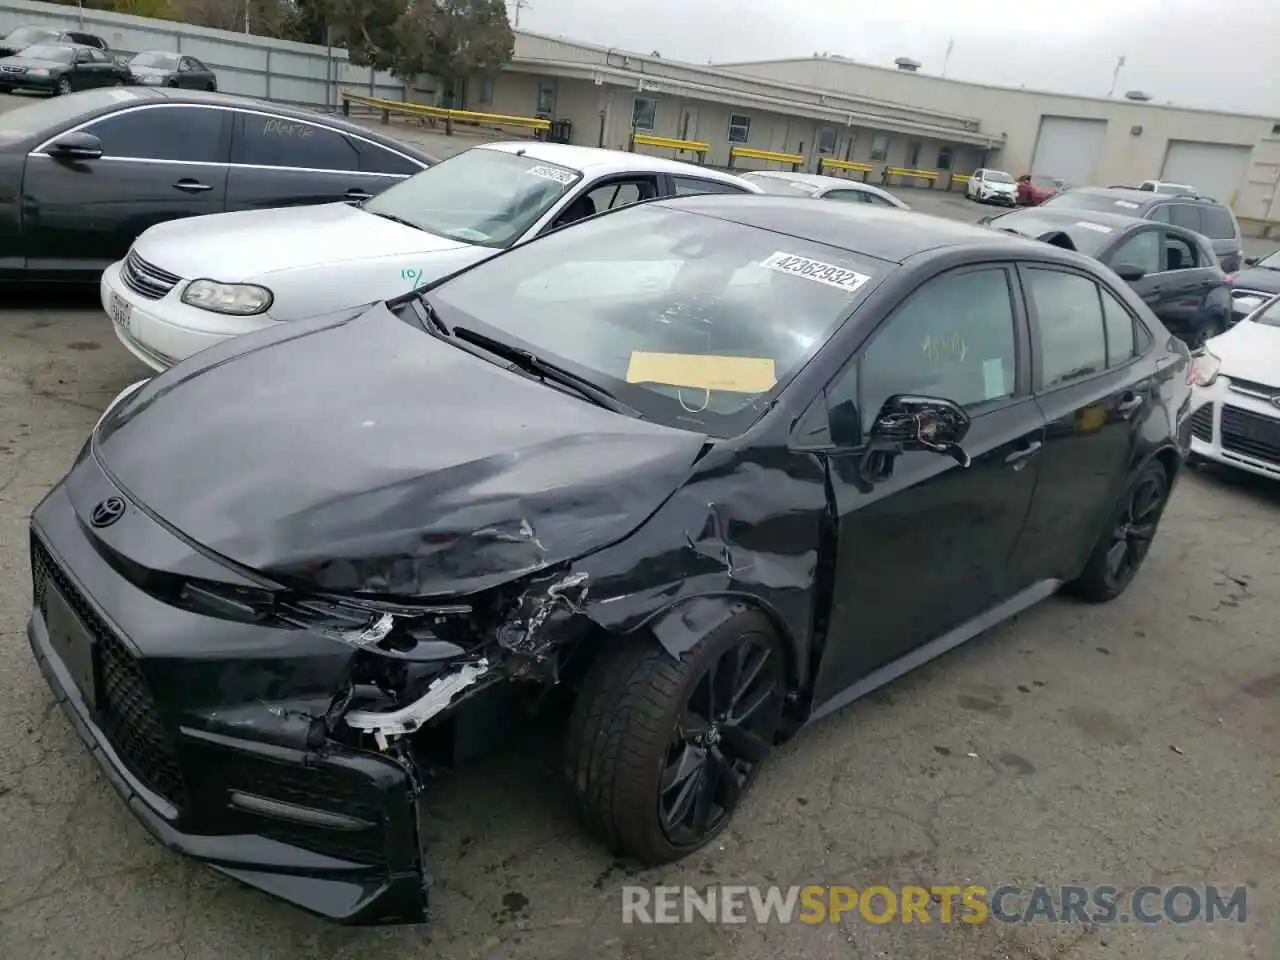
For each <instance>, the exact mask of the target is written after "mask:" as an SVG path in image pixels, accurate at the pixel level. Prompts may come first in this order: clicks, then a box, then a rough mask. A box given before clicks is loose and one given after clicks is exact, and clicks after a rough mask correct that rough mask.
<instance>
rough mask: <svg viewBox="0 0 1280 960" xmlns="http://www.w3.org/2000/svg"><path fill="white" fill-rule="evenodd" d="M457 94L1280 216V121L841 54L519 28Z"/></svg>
mask: <svg viewBox="0 0 1280 960" xmlns="http://www.w3.org/2000/svg"><path fill="white" fill-rule="evenodd" d="M460 99H462V100H463V102H464V105H465V106H466V107H467V108H469V109H473V110H483V111H487V112H492V113H508V114H517V115H524V116H527V115H530V114H540V115H545V116H549V117H552V118H553V119H557V120H559V119H564V120H568V121H569V122H570V123H571V124H572V134H571V139H572V141H573V142H574V143H580V144H590V145H601V146H607V147H614V148H624V149H625V148H626V146H627V144H628V142H629V140H630V136H631V133H632V132H633V130H634V131H636V132H638V133H643V134H652V135H655V136H661V137H674V138H680V139H687V140H697V141H702V142H705V143H706V144H708V146H709V148H710V149H709V152H708V156H707V162H708V163H710V164H714V165H717V166H724V165H727V164H728V163H729V151H730V148H731V147H732V146H734V145H741V146H745V147H752V148H755V149H760V150H772V151H780V152H784V153H790V154H797V155H799V156H801V157H803V166H804V168H805V169H809V170H813V169H815V168H816V165H817V161H818V159H819V157H822V156H829V157H832V158H834V159H839V160H853V161H858V162H863V163H867V164H870V165H872V167H873V168H874V169H873V172H872V174H871V175H870V179H872V180H878V179H879V177H880V174H881V171H883V169H884V168H885V167H886V166H890V167H903V168H911V169H923V170H929V171H937V172H938V173H939V177H938V180H937V181H936V184H935V187H936V188H938V189H945V188H946V187H947V186H948V183H949V178H950V175H951V174H967V173H970V172H972V171H973V170H975V169H977V168H978V167H982V166H995V167H999V168H1002V169H1005V170H1008V171H1009V172H1010V173H1013V174H1014V175H1015V176H1016V175H1018V174H1021V173H1025V172H1036V173H1043V174H1047V175H1049V176H1055V177H1061V178H1063V179H1065V180H1067V181H1068V182H1071V183H1074V184H1078V185H1083V184H1112V183H1138V182H1140V181H1142V180H1144V179H1153V178H1159V179H1165V180H1172V181H1175V182H1179V183H1190V184H1193V185H1195V186H1196V187H1197V188H1198V189H1199V190H1201V191H1202V192H1204V193H1208V194H1210V195H1211V196H1216V197H1218V198H1219V199H1221V200H1224V201H1229V202H1231V203H1232V205H1233V206H1234V208H1235V210H1236V212H1237V213H1238V214H1239V215H1240V216H1241V217H1242V218H1246V219H1254V220H1274V219H1277V218H1280V188H1278V187H1277V180H1278V179H1280V118H1271V117H1255V116H1244V115H1238V114H1227V113H1212V112H1209V111H1204V110H1191V109H1185V108H1181V107H1173V106H1168V105H1161V104H1155V103H1149V102H1147V103H1143V102H1134V101H1129V100H1125V99H1119V98H1117V99H1110V100H1108V99H1103V98H1088V97H1075V96H1065V95H1061V94H1054V93H1040V92H1035V91H1031V90H1020V89H1010V88H1004V87H992V86H985V85H982V84H973V83H962V82H958V81H954V80H948V79H944V78H942V77H938V76H934V75H930V74H928V73H924V72H920V71H918V70H910V69H894V68H892V67H888V68H886V67H875V66H868V65H865V64H860V63H854V62H852V61H849V60H845V59H843V58H839V57H806V58H800V59H791V60H772V61H763V62H757V63H734V64H718V65H714V66H712V65H700V64H691V63H682V62H679V61H674V60H665V59H663V58H661V57H657V56H644V55H640V54H636V53H631V52H629V51H624V50H617V49H614V48H605V47H597V46H592V45H589V44H583V43H577V42H574V41H571V40H566V39H562V38H554V37H548V36H542V35H538V34H532V33H526V32H523V31H520V32H517V34H516V52H515V59H514V61H513V62H512V63H511V65H510V66H509V67H508V68H507V69H506V70H504V71H503V72H502V74H500V75H499V76H497V77H496V78H493V79H491V80H479V81H474V82H472V83H470V84H468V89H467V90H465V91H463V92H462V96H461V97H460ZM654 152H662V153H666V154H667V155H672V151H654ZM685 158H686V159H689V158H690V157H689V155H687V154H686V155H685ZM734 166H735V167H744V168H745V167H764V166H773V167H777V166H778V164H776V163H769V162H764V161H758V160H756V161H752V160H743V159H741V158H739V159H738V160H737V161H736V162H735V164H734ZM890 182H895V183H896V182H899V181H898V180H892V181H890Z"/></svg>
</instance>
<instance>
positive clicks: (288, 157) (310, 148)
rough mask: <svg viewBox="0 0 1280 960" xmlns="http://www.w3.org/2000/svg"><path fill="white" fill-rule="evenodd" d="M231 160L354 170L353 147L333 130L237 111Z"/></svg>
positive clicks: (354, 157)
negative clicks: (237, 125)
mask: <svg viewBox="0 0 1280 960" xmlns="http://www.w3.org/2000/svg"><path fill="white" fill-rule="evenodd" d="M231 162H232V163H245V164H254V165H256V166H264V167H300V168H303V169H309V170H358V169H359V168H360V162H359V157H358V155H357V154H356V148H355V147H354V146H352V145H351V142H350V141H349V140H348V139H347V138H346V137H345V136H343V135H342V134H341V133H339V132H338V131H337V130H330V129H328V128H325V127H317V126H315V125H314V124H310V123H301V122H299V121H297V120H290V119H288V118H286V117H272V116H267V115H264V114H261V113H241V114H240V125H239V127H238V128H237V130H236V137H235V142H234V144H233V145H232V148H231Z"/></svg>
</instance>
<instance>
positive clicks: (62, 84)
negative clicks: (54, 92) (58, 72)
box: [58, 77, 71, 95]
mask: <svg viewBox="0 0 1280 960" xmlns="http://www.w3.org/2000/svg"><path fill="white" fill-rule="evenodd" d="M70 92H71V81H70V80H68V79H67V78H66V77H60V78H59V79H58V94H59V95H64V94H68V93H70Z"/></svg>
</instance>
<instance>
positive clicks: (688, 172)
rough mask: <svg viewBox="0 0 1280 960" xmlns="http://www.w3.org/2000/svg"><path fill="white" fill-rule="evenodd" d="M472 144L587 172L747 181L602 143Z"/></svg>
mask: <svg viewBox="0 0 1280 960" xmlns="http://www.w3.org/2000/svg"><path fill="white" fill-rule="evenodd" d="M476 148H478V149H484V150H501V151H503V152H504V153H520V152H523V153H524V155H525V156H528V157H532V158H533V159H535V160H545V161H546V162H547V163H558V164H560V165H561V166H564V167H572V168H573V169H575V170H578V171H581V172H582V173H583V174H586V175H589V176H600V175H608V174H611V173H628V172H633V171H636V170H647V171H651V172H653V173H674V174H679V175H681V176H686V177H701V178H702V179H704V180H719V181H721V182H723V183H734V184H739V185H741V184H744V183H748V181H744V180H743V179H742V178H741V177H739V176H737V175H736V174H732V173H722V172H721V171H719V170H713V169H711V168H709V167H702V166H698V165H697V164H693V163H683V162H681V161H679V160H667V159H665V158H664V157H651V156H649V155H647V154H644V153H629V152H627V151H625V150H605V149H604V148H602V147H578V146H573V145H572V144H567V143H547V142H546V141H545V140H501V141H495V142H492V143H479V144H476V147H475V148H473V149H476Z"/></svg>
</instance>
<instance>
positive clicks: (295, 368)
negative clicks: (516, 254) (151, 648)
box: [95, 304, 706, 598]
mask: <svg viewBox="0 0 1280 960" xmlns="http://www.w3.org/2000/svg"><path fill="white" fill-rule="evenodd" d="M291 329H293V330H294V331H298V332H297V333H296V335H292V336H288V337H287V338H285V339H283V340H282V339H280V337H279V336H276V337H274V338H273V336H272V335H271V331H268V332H267V335H265V336H262V335H249V336H247V337H242V338H239V344H240V347H239V349H240V352H238V353H235V354H234V355H232V356H231V357H230V359H227V358H226V356H225V355H224V356H220V357H219V358H218V359H217V360H213V361H209V362H206V363H201V362H199V361H200V359H201V358H200V356H199V355H197V356H196V357H194V358H192V361H188V362H185V363H182V364H179V365H178V366H176V367H174V368H172V369H171V370H169V371H167V372H166V373H164V374H162V375H160V376H158V377H156V378H154V379H153V380H151V381H150V382H149V383H148V384H147V385H146V386H145V387H142V388H141V389H139V390H138V391H137V392H136V393H134V394H132V395H130V396H129V397H128V398H127V399H125V400H123V401H121V402H120V404H119V405H118V406H117V407H115V408H114V409H112V410H111V411H110V412H109V413H108V415H107V416H106V417H104V418H103V420H102V423H101V424H100V426H99V429H98V432H97V434H96V437H95V454H96V456H97V458H98V460H99V462H100V463H101V465H102V466H103V468H104V469H105V470H106V471H107V473H108V474H109V475H110V476H111V477H112V478H113V480H114V481H115V482H116V483H117V484H118V485H119V486H120V487H121V488H122V489H123V490H124V491H125V492H126V493H127V494H128V495H129V496H130V498H132V499H133V500H135V502H137V503H139V504H141V505H142V506H143V507H145V509H147V510H149V511H150V512H151V513H153V514H154V515H157V516H158V517H160V518H161V519H162V520H164V521H165V522H167V523H168V524H169V525H171V526H172V527H174V528H176V529H177V530H178V531H180V532H181V533H182V534H184V535H186V536H187V537H188V538H190V539H191V540H193V541H195V542H196V543H199V544H201V545H203V546H205V547H207V548H209V549H211V550H213V551H216V552H217V553H218V554H220V555H222V556H224V557H226V558H228V559H230V560H233V561H235V562H237V563H239V564H242V565H243V566H245V567H249V568H251V569H255V570H259V571H261V572H263V573H265V574H267V575H268V576H271V577H274V578H276V579H279V580H280V581H282V582H289V583H294V584H299V585H305V586H309V587H314V588H320V589H324V590H331V591H335V592H360V593H370V594H384V595H389V596H396V597H400V598H409V597H444V596H461V595H465V594H469V593H472V592H474V591H477V590H482V589H486V588H488V587H491V586H494V585H497V584H499V583H502V582H505V581H509V580H511V579H514V578H516V577H518V576H521V575H522V574H525V573H528V572H531V571H534V570H538V569H541V568H543V567H546V566H549V565H552V564H556V563H560V562H563V561H566V560H572V559H576V558H578V557H580V556H582V555H584V554H586V553H588V552H591V551H592V550H595V549H598V548H600V547H602V546H606V545H608V544H610V543H613V542H615V541H617V540H620V539H622V538H623V537H625V536H627V535H628V534H629V533H631V532H633V531H634V530H635V529H636V528H637V527H638V526H639V525H640V524H641V523H643V521H644V520H645V519H646V518H647V517H648V516H649V515H650V514H651V513H652V512H653V511H654V510H656V509H657V508H658V506H660V505H661V503H662V502H663V501H664V500H666V499H667V497H668V496H670V494H671V493H672V492H673V491H674V490H675V489H676V488H677V487H678V486H679V485H680V484H681V483H682V482H683V480H684V479H685V478H686V477H687V475H688V473H689V471H690V467H691V466H692V464H693V462H694V460H695V458H696V457H697V455H698V453H699V451H700V450H701V448H702V445H703V443H704V442H705V440H706V438H705V437H704V436H703V435H702V434H698V433H689V432H685V431H682V430H675V429H671V428H668V427H663V426H658V425H654V424H650V423H646V422H644V421H640V420H636V419H633V418H630V417H626V416H622V415H619V414H614V413H611V412H609V411H607V410H604V409H602V408H600V407H596V406H593V405H591V404H589V403H586V402H584V401H583V400H580V399H579V398H578V397H577V396H576V395H571V394H566V393H563V392H561V391H559V390H557V389H553V388H550V387H547V386H545V385H543V384H541V383H539V382H537V381H534V380H530V379H528V378H526V377H524V376H522V375H520V374H516V373H512V372H510V371H508V370H506V369H504V368H501V367H498V366H496V365H494V364H492V363H490V362H488V361H486V360H483V359H480V358H478V357H475V356H472V355H470V354H468V353H466V352H464V351H462V350H460V349H458V348H457V347H455V346H453V345H451V344H449V343H445V342H442V341H440V340H438V339H437V338H436V337H434V336H433V335H431V334H428V333H425V332H423V331H422V330H421V329H419V328H417V327H414V326H411V325H409V324H407V323H405V322H403V321H401V320H399V319H398V318H396V317H395V316H393V315H392V314H391V313H390V312H388V310H387V309H386V307H385V306H384V305H381V304H379V305H378V306H376V307H374V308H373V309H371V310H369V311H368V312H367V313H364V314H363V315H361V316H359V317H358V318H356V319H354V320H351V321H349V322H337V323H335V322H329V323H326V324H323V325H315V324H309V323H305V322H304V323H301V324H299V325H297V327H293V326H292V325H291ZM304 329H305V330H306V332H301V331H302V330H304Z"/></svg>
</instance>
